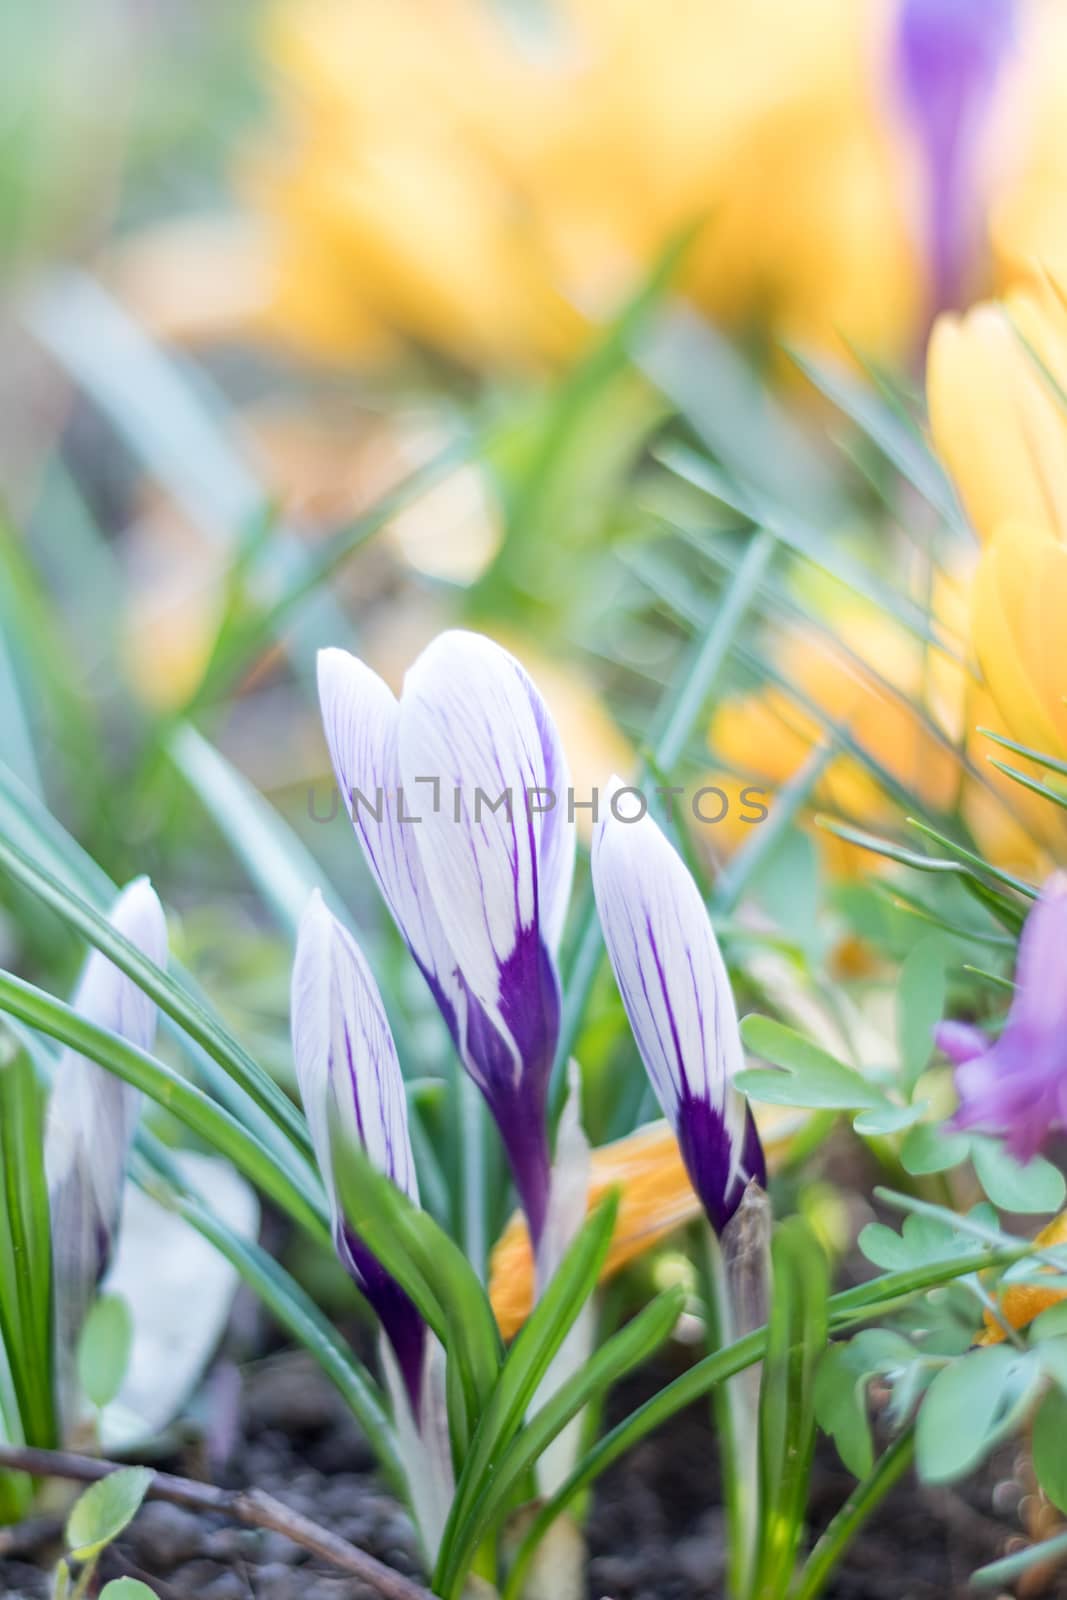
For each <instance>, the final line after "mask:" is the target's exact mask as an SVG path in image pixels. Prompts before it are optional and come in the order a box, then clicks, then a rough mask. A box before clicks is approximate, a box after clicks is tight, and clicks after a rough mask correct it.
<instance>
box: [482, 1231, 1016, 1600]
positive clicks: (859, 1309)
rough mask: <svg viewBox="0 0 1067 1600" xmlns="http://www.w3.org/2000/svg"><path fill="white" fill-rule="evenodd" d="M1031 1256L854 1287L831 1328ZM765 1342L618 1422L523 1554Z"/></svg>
mask: <svg viewBox="0 0 1067 1600" xmlns="http://www.w3.org/2000/svg"><path fill="white" fill-rule="evenodd" d="M1030 1254H1032V1246H1030V1245H1026V1244H1021V1245H1015V1246H1012V1247H1011V1248H1004V1249H1002V1250H999V1251H998V1250H994V1249H991V1248H986V1249H981V1250H975V1251H972V1252H971V1254H970V1255H968V1256H964V1257H960V1258H958V1259H955V1260H952V1261H945V1262H936V1263H934V1264H932V1265H927V1266H921V1267H909V1268H907V1269H905V1270H904V1271H902V1272H890V1273H886V1274H885V1275H884V1276H882V1277H880V1278H875V1279H874V1280H873V1281H872V1282H870V1283H864V1284H859V1285H858V1286H857V1287H856V1288H854V1289H844V1290H841V1291H840V1292H839V1293H837V1294H835V1295H831V1296H830V1299H829V1302H828V1309H829V1313H830V1319H829V1320H830V1328H831V1329H832V1330H833V1329H840V1328H848V1327H851V1326H853V1325H854V1324H855V1323H857V1322H862V1321H867V1320H869V1319H870V1318H871V1317H872V1316H877V1315H880V1314H883V1313H884V1311H885V1309H886V1308H887V1307H891V1306H897V1305H900V1304H901V1303H903V1302H905V1301H907V1300H909V1299H911V1298H912V1297H913V1296H915V1295H918V1294H922V1293H925V1291H926V1290H927V1289H932V1288H936V1287H940V1286H941V1285H942V1284H944V1283H948V1282H950V1281H951V1280H952V1279H954V1278H962V1277H966V1276H968V1275H969V1274H970V1273H972V1272H979V1271H981V1270H983V1269H984V1268H986V1267H990V1266H1001V1265H1007V1264H1009V1263H1010V1262H1014V1261H1020V1260H1023V1259H1024V1258H1025V1257H1026V1256H1028V1255H1030ZM766 1339H767V1330H766V1328H757V1329H756V1330H755V1332H753V1333H750V1334H746V1335H745V1337H744V1338H743V1339H738V1340H737V1341H736V1343H734V1344H731V1345H727V1346H726V1347H725V1348H724V1349H722V1350H717V1351H715V1352H714V1354H712V1355H709V1356H705V1357H704V1359H703V1360H702V1361H698V1362H697V1363H696V1364H695V1366H692V1367H690V1368H689V1370H688V1371H687V1372H684V1373H683V1374H682V1375H681V1377H679V1378H674V1379H672V1380H671V1382H670V1383H668V1384H666V1385H665V1386H664V1387H663V1388H662V1389H660V1390H659V1391H658V1393H657V1394H655V1395H653V1397H652V1398H651V1399H650V1400H646V1401H645V1403H644V1405H642V1406H639V1407H638V1408H637V1410H636V1411H633V1412H631V1413H630V1415H629V1416H628V1417H624V1418H623V1420H622V1421H621V1422H619V1423H616V1425H615V1427H614V1428H612V1429H611V1430H610V1431H609V1432H608V1433H606V1434H605V1435H604V1436H603V1438H601V1439H600V1440H598V1441H597V1443H596V1444H595V1445H594V1446H593V1448H592V1449H591V1450H590V1451H589V1452H588V1454H587V1455H586V1456H585V1457H584V1458H583V1459H582V1460H581V1461H580V1462H579V1463H578V1465H577V1466H576V1467H575V1469H574V1471H573V1472H572V1473H571V1475H570V1477H569V1478H568V1479H567V1480H566V1482H565V1483H564V1484H562V1485H561V1487H560V1488H559V1489H558V1490H557V1491H556V1493H555V1494H554V1495H553V1496H552V1498H551V1499H550V1500H549V1501H547V1502H546V1504H545V1505H544V1506H543V1507H542V1509H541V1511H540V1512H539V1513H538V1515H537V1518H536V1519H535V1522H534V1524H533V1526H532V1527H531V1530H530V1533H529V1534H528V1535H527V1537H526V1539H525V1541H524V1543H523V1552H524V1555H527V1554H528V1553H530V1554H532V1549H533V1548H534V1547H535V1546H536V1542H537V1539H539V1538H540V1537H542V1536H543V1534H544V1531H545V1529H546V1528H548V1527H550V1526H551V1524H552V1522H553V1521H554V1520H555V1518H556V1517H558V1516H559V1515H560V1514H561V1513H562V1512H563V1511H565V1510H566V1508H567V1506H568V1505H570V1503H571V1501H572V1500H573V1499H574V1498H575V1496H576V1495H578V1494H580V1493H581V1492H582V1490H583V1489H586V1488H587V1487H588V1486H589V1485H590V1484H591V1483H593V1482H595V1481H596V1479H597V1478H598V1477H599V1476H600V1474H601V1473H602V1472H605V1471H606V1470H607V1469H608V1467H610V1466H611V1465H612V1464H613V1463H614V1462H616V1461H618V1460H619V1459H620V1457H622V1456H624V1455H625V1454H626V1453H627V1452H628V1451H629V1450H632V1449H633V1448H634V1446H635V1445H636V1444H638V1443H640V1441H641V1440H642V1439H644V1438H647V1437H648V1435H649V1434H650V1433H653V1432H654V1431H655V1430H656V1429H657V1428H660V1427H662V1426H663V1424H664V1423H665V1422H668V1421H669V1420H670V1419H671V1417H673V1416H676V1415H677V1414H678V1412H679V1411H683V1410H685V1408H686V1407H687V1406H690V1405H692V1404H693V1402H694V1401H696V1400H699V1399H700V1398H701V1397H702V1396H703V1395H706V1394H708V1393H709V1392H710V1391H711V1390H712V1389H714V1388H715V1387H716V1385H717V1384H720V1383H725V1382H726V1380H727V1379H728V1378H732V1377H733V1376H734V1375H735V1373H738V1372H743V1371H744V1370H745V1368H746V1367H750V1366H752V1365H753V1364H754V1363H755V1362H757V1361H759V1360H760V1359H761V1358H762V1355H763V1349H764V1346H765V1344H766ZM520 1442H521V1441H520ZM517 1565H518V1563H516V1566H517ZM519 1592H520V1591H519V1589H518V1588H517V1587H514V1586H513V1585H512V1584H511V1583H509V1587H508V1600H512V1597H513V1596H516V1597H517V1595H518V1593H519Z"/></svg>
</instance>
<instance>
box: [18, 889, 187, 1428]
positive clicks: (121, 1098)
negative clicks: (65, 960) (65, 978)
mask: <svg viewBox="0 0 1067 1600" xmlns="http://www.w3.org/2000/svg"><path fill="white" fill-rule="evenodd" d="M109 921H110V922H111V923H112V925H113V926H114V927H115V928H116V929H117V930H118V932H119V933H121V934H123V935H125V937H126V938H127V939H128V940H129V941H130V943H131V944H135V945H136V946H137V948H138V949H139V950H140V951H142V952H143V954H144V955H146V956H147V957H148V958H149V960H151V961H153V962H154V963H155V964H156V966H158V967H165V966H166V964H167V923H166V918H165V917H164V915H163V908H162V906H161V905H160V903H159V900H158V898H157V896H156V893H155V891H154V890H153V888H152V886H151V884H150V883H149V881H148V879H147V878H137V879H135V880H134V881H133V882H132V883H131V884H129V885H128V886H127V887H126V888H125V889H124V890H123V892H122V894H121V895H120V896H119V898H118V899H117V900H116V902H115V904H114V906H113V907H112V909H111V912H110V913H109ZM73 1005H74V1008H75V1010H76V1011H78V1013H79V1014H80V1015H81V1016H83V1017H85V1018H87V1020H88V1021H90V1022H94V1023H96V1025H97V1026H98V1027H101V1028H106V1029H108V1030H109V1031H110V1032H112V1033H117V1034H119V1035H121V1037H122V1038H124V1039H127V1040H128V1041H129V1042H130V1043H131V1044H135V1045H137V1047H138V1048H139V1049H141V1050H151V1048H152V1045H153V1043H154V1041H155V1031H156V1006H155V1002H154V1001H153V1000H150V999H149V997H148V996H147V995H146V994H145V993H144V991H143V990H142V989H140V988H138V986H137V985H136V984H135V983H134V981H133V979H132V978H128V977H127V976H126V974H125V973H124V972H122V971H120V969H119V968H118V967H116V966H115V965H114V963H113V962H111V961H109V960H108V959H107V957H106V956H105V955H103V954H102V952H101V951H99V950H93V951H92V953H91V954H90V956H89V959H88V961H87V962H86V965H85V970H84V972H83V974H82V977H81V980H80V982H79V984H78V987H77V990H76V991H75V994H74V999H73ZM140 1109H141V1095H140V1093H139V1092H138V1091H137V1090H136V1089H132V1088H131V1087H130V1086H129V1085H128V1084H126V1083H123V1082H122V1080H121V1079H119V1078H116V1077H115V1076H114V1074H113V1073H110V1072H107V1071H105V1070H104V1068H103V1067H101V1066H99V1065H97V1063H96V1062H94V1061H89V1060H87V1059H86V1058H85V1056H81V1055H78V1054H77V1053H76V1052H75V1051H73V1050H65V1051H64V1052H63V1055H62V1056H61V1058H60V1061H59V1064H58V1066H57V1067H56V1071H55V1075H54V1078H53V1082H52V1092H51V1095H50V1097H49V1102H48V1122H47V1128H46V1131H45V1172H46V1175H47V1180H48V1199H49V1209H50V1213H51V1232H52V1252H53V1258H54V1266H55V1298H56V1311H55V1322H56V1345H57V1351H58V1353H59V1360H60V1365H61V1369H66V1370H61V1374H60V1383H61V1387H62V1388H63V1389H64V1390H65V1391H66V1392H65V1394H64V1408H65V1410H68V1411H69V1409H70V1406H71V1405H72V1404H73V1402H74V1388H73V1384H74V1379H73V1356H74V1350H75V1347H76V1345H77V1341H78V1336H79V1334H80V1332H81V1327H82V1323H83V1322H84V1319H85V1315H86V1312H87V1311H88V1309H89V1306H90V1304H91V1302H92V1299H93V1296H94V1294H95V1292H96V1288H97V1285H98V1284H99V1282H100V1279H101V1278H102V1277H103V1275H104V1273H105V1272H106V1270H107V1268H108V1266H109V1265H110V1262H111V1259H112V1256H113V1254H114V1248H115V1240H116V1235H117V1232H118V1226H119V1217H120V1214H121V1210H122V1192H123V1188H124V1186H125V1182H126V1164H127V1161H128V1159H129V1153H130V1145H131V1143H132V1140H133V1135H134V1130H135V1128H136V1126H137V1118H138V1115H139V1114H140Z"/></svg>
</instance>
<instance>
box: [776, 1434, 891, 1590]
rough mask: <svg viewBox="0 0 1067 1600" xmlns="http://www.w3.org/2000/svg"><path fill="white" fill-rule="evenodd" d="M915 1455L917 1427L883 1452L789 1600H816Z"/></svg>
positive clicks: (826, 1535) (818, 1547) (830, 1529)
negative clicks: (872, 1513)
mask: <svg viewBox="0 0 1067 1600" xmlns="http://www.w3.org/2000/svg"><path fill="white" fill-rule="evenodd" d="M914 1455H915V1425H914V1423H913V1424H912V1425H911V1426H910V1427H908V1428H906V1429H905V1431H904V1432H903V1433H902V1434H900V1436H899V1437H898V1438H897V1439H895V1440H894V1441H893V1443H892V1444H891V1445H890V1446H889V1449H888V1450H886V1451H884V1452H883V1454H882V1455H881V1456H879V1458H878V1460H877V1461H876V1462H875V1464H874V1467H873V1469H872V1471H871V1472H870V1473H868V1475H867V1477H866V1478H864V1479H863V1480H862V1481H861V1482H860V1483H857V1485H856V1487H855V1488H854V1489H853V1491H852V1493H851V1494H850V1495H849V1497H848V1499H847V1500H846V1501H845V1503H844V1505H843V1506H842V1507H841V1509H840V1511H839V1512H838V1513H837V1515H836V1516H835V1517H834V1518H833V1520H832V1521H831V1522H830V1525H829V1526H828V1527H827V1529H826V1530H825V1532H824V1533H823V1534H822V1535H821V1536H820V1538H819V1539H818V1540H817V1542H816V1544H815V1548H814V1549H813V1550H812V1552H811V1554H810V1555H809V1556H808V1559H807V1561H805V1563H804V1565H803V1567H802V1568H801V1571H800V1573H799V1576H798V1580H797V1584H796V1586H795V1587H794V1588H793V1589H792V1590H791V1591H790V1596H789V1600H816V1597H817V1596H818V1595H821V1594H822V1592H823V1589H824V1587H825V1585H826V1581H827V1579H828V1578H829V1577H830V1575H831V1573H832V1572H833V1570H834V1568H835V1567H836V1566H837V1563H838V1562H839V1561H840V1559H841V1557H842V1556H843V1555H844V1553H845V1550H846V1549H847V1547H848V1545H849V1544H850V1543H851V1542H852V1540H853V1539H854V1538H855V1536H856V1534H857V1533H858V1532H859V1530H860V1528H861V1527H862V1525H863V1523H864V1522H866V1520H867V1518H868V1517H869V1516H870V1514H871V1512H872V1511H873V1510H874V1509H875V1508H876V1507H877V1506H878V1505H879V1504H880V1503H881V1501H882V1500H884V1499H885V1497H886V1495H887V1494H888V1493H889V1491H890V1490H891V1489H892V1488H893V1487H894V1485H895V1484H897V1483H899V1482H900V1479H901V1478H902V1477H903V1476H904V1474H905V1472H907V1470H908V1468H909V1467H910V1466H911V1463H912V1460H913V1458H914Z"/></svg>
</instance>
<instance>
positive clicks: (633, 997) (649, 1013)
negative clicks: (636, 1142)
mask: <svg viewBox="0 0 1067 1600" xmlns="http://www.w3.org/2000/svg"><path fill="white" fill-rule="evenodd" d="M619 787H620V785H619V783H618V780H617V779H613V780H612V783H611V785H610V786H609V790H608V798H609V805H608V808H607V810H606V811H605V812H604V813H603V814H602V816H601V820H600V822H599V824H598V827H597V830H596V833H595V835H594V838H593V863H592V864H593V889H594V892H595V895H596V903H597V910H598V912H599V915H600V922H601V927H602V928H603V931H604V941H605V944H606V945H607V950H608V955H609V956H610V958H611V964H612V967H613V969H614V972H615V978H616V981H617V983H618V985H619V990H620V993H621V994H622V998H623V1004H624V1005H625V1007H626V1013H627V1016H628V1017H629V1019H630V1026H631V1027H632V1029H633V1031H634V1037H635V1038H636V1040H637V1045H638V1049H639V1050H640V1052H641V1056H642V1059H643V1061H644V1063H645V1066H646V1068H647V1070H648V1074H649V1077H650V1078H651V1080H652V1086H653V1088H654V1089H655V1091H656V1095H657V1097H658V1099H659V1102H660V1104H661V1106H662V1107H663V1110H664V1112H665V1113H666V1115H667V1116H668V1118H669V1119H670V1121H671V1122H672V1124H673V1126H674V1128H675V1131H676V1132H677V1134H678V1138H679V1142H680V1144H681V1148H682V1154H683V1155H684V1157H685V1160H686V1164H687V1166H688V1168H689V1172H690V1176H691V1177H692V1180H693V1184H694V1186H695V1188H696V1189H697V1192H698V1193H699V1195H700V1197H701V1199H702V1200H703V1202H704V1205H705V1208H706V1209H707V1211H708V1214H709V1216H710V1217H711V1218H712V1221H713V1222H714V1223H715V1225H716V1227H721V1226H722V1225H723V1224H724V1223H725V1222H726V1221H728V1220H729V1217H730V1215H731V1214H732V1211H733V1208H734V1207H735V1206H736V1204H737V1203H738V1201H739V1200H740V1198H741V1195H742V1193H743V1191H744V1186H745V1184H746V1182H747V1181H748V1179H749V1178H751V1177H756V1178H758V1179H759V1180H760V1181H761V1182H762V1181H763V1163H762V1153H761V1151H760V1147H759V1140H758V1136H757V1135H756V1132H755V1126H754V1124H753V1122H752V1120H751V1116H750V1113H749V1110H748V1106H747V1104H746V1102H745V1100H744V1098H743V1097H742V1096H741V1095H740V1094H739V1093H738V1092H737V1090H735V1089H734V1088H733V1087H732V1080H733V1077H734V1074H735V1073H736V1072H738V1071H739V1070H740V1069H741V1067H742V1066H743V1064H744V1054H743V1051H742V1047H741V1036H740V1032H739V1030H738V1025H737V1011H736V1009H735V1006H734V998H733V991H732V989H731V987H730V980H729V977H728V975H727V972H726V966H725V963H724V962H723V959H722V955H721V953H720V951H719V946H718V943H717V941H716V939H715V934H714V932H713V931H712V927H711V922H710V920H709V918H708V913H707V910H706V909H705V906H704V902H703V900H702V899H701V897H700V891H699V890H698V889H697V886H696V884H695V883H694V881H693V878H692V876H691V874H690V873H689V871H688V869H687V868H686V866H685V864H684V862H683V861H682V859H681V857H680V856H679V855H678V853H677V851H676V850H675V849H674V848H673V847H672V846H671V844H670V843H669V842H668V840H667V839H666V837H665V836H664V834H663V833H662V832H661V831H660V829H659V828H658V827H657V825H656V823H655V822H653V821H652V819H651V818H650V817H648V816H641V817H639V818H637V819H636V820H622V819H624V818H628V817H632V816H634V814H635V810H634V808H635V806H636V802H634V803H633V805H629V806H628V804H624V802H623V801H622V798H621V797H620V798H619V800H618V810H619V813H620V815H619V816H616V815H615V814H614V811H613V810H612V808H611V804H610V801H611V799H612V798H613V797H614V796H615V794H616V791H617V790H618V788H619Z"/></svg>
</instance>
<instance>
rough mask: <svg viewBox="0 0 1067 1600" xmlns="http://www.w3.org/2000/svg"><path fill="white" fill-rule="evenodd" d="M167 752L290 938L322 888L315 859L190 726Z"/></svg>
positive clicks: (173, 739) (179, 729) (186, 724)
mask: <svg viewBox="0 0 1067 1600" xmlns="http://www.w3.org/2000/svg"><path fill="white" fill-rule="evenodd" d="M167 752H168V754H169V756H170V758H171V760H172V761H173V762H174V765H175V767H176V768H177V770H178V772H179V773H180V774H181V776H182V777H183V778H184V779H185V781H186V783H188V784H189V786H190V788H191V789H192V790H193V792H194V793H195V794H196V795H197V796H198V798H199V799H200V801H201V803H202V804H203V806H204V807H205V809H206V810H207V811H208V813H209V814H210V816H211V817H212V818H213V819H214V820H215V822H216V823H217V824H218V826H219V828H220V829H221V831H222V833H223V835H224V836H225V838H226V841H227V843H228V844H229V845H230V847H231V848H232V850H233V851H234V853H235V855H236V856H237V857H238V858H239V859H240V861H241V862H242V863H243V865H244V867H245V869H246V871H247V872H248V874H249V876H250V877H251V878H252V880H253V882H254V883H255V884H256V887H257V888H258V889H259V890H260V892H261V894H262V895H263V898H264V900H265V901H266V902H267V905H268V906H269V907H270V909H271V911H272V913H273V914H274V916H275V918H276V920H277V922H278V923H279V924H280V926H281V927H283V928H284V929H285V930H286V931H287V932H288V933H289V934H290V935H291V936H292V935H295V933H296V929H297V926H298V924H299V922H300V918H301V917H302V916H303V914H304V911H305V909H306V907H307V903H308V899H309V897H310V895H311V891H312V890H313V889H315V888H318V887H320V886H321V885H322V877H323V874H322V871H321V869H320V867H319V865H318V863H317V862H316V861H315V858H314V856H312V854H311V852H310V851H309V850H307V849H306V848H305V847H304V845H303V844H302V843H301V841H300V840H299V839H298V838H297V836H296V834H295V833H293V832H292V830H291V829H290V828H288V827H287V826H286V824H285V823H284V822H283V821H282V819H281V818H280V817H279V816H278V815H277V813H276V812H275V811H274V810H273V808H272V807H271V806H270V805H269V804H268V803H267V801H266V800H264V798H263V796H262V795H261V794H260V793H259V791H258V790H256V789H254V788H253V787H252V785H251V784H250V783H249V782H248V780H247V779H246V778H245V777H244V776H243V774H242V773H240V772H238V771H237V769H236V767H234V766H232V765H231V763H230V762H229V761H227V760H226V757H225V756H224V755H222V754H221V752H220V751H218V750H216V748H215V747H214V745H211V744H209V743H208V741H207V740H206V739H205V738H203V737H202V735H201V734H199V733H198V732H197V730H196V729H195V728H194V727H193V725H192V723H189V722H181V723H179V724H178V726H177V727H176V728H175V729H174V731H173V732H172V734H171V735H170V737H169V739H168V741H167Z"/></svg>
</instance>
